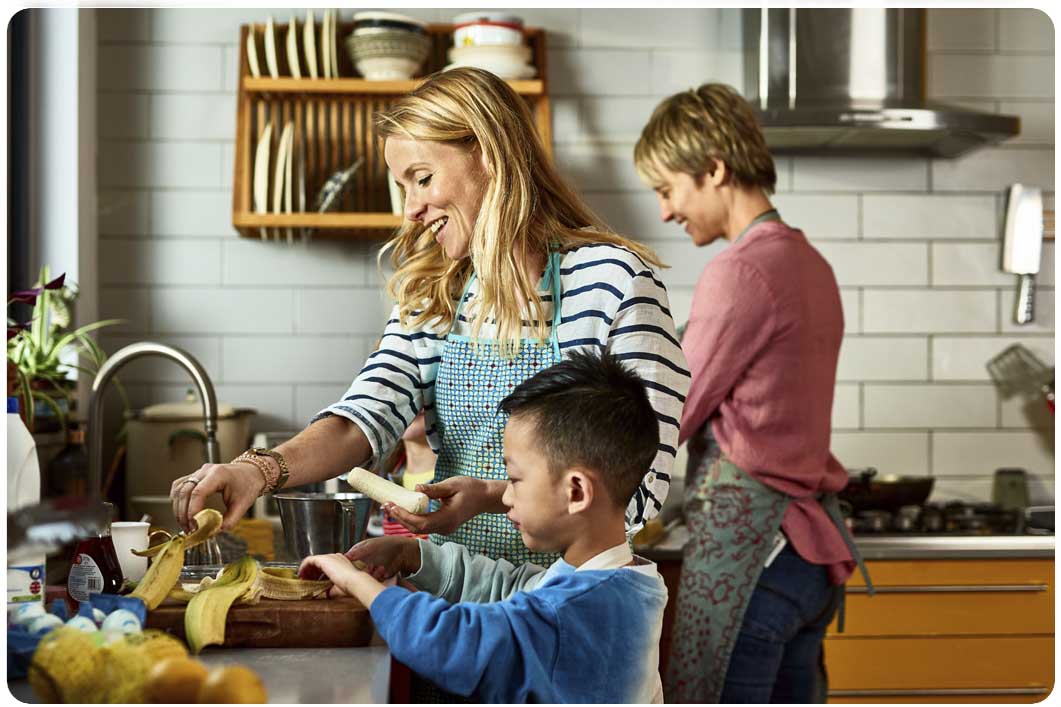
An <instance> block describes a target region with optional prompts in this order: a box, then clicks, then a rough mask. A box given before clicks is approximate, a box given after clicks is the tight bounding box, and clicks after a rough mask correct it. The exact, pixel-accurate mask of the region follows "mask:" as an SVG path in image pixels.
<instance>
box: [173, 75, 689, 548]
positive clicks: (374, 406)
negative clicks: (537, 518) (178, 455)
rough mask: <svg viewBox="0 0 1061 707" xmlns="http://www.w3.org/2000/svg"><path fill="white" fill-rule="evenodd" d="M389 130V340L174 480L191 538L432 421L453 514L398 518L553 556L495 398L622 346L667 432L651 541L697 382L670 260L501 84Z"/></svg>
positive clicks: (644, 511)
mask: <svg viewBox="0 0 1061 707" xmlns="http://www.w3.org/2000/svg"><path fill="white" fill-rule="evenodd" d="M377 127H378V131H379V134H380V136H381V137H382V138H383V139H384V140H385V146H384V157H385V159H386V162H387V165H388V167H389V168H390V170H391V171H392V172H393V174H394V176H395V178H396V180H397V182H398V184H399V186H400V188H401V190H402V192H403V194H404V202H405V221H404V223H403V225H402V226H401V228H400V229H399V230H398V232H397V234H396V235H395V236H394V237H393V239H391V240H390V242H389V243H387V244H386V246H385V248H384V251H385V252H389V253H390V258H391V262H392V263H393V265H394V267H395V271H394V274H393V275H392V276H391V278H390V281H389V282H388V285H387V290H388V292H389V294H390V295H391V296H392V297H393V298H394V299H395V301H396V304H395V306H394V310H393V312H392V314H391V316H390V320H389V321H388V322H387V324H386V328H385V330H384V332H383V337H382V339H381V343H380V345H379V347H378V348H377V350H376V351H375V352H374V353H373V354H371V355H370V356H369V357H368V360H367V361H366V362H365V364H364V366H363V367H362V368H361V371H360V373H359V374H358V375H357V377H356V379H355V380H354V382H353V384H352V385H351V386H350V388H349V390H348V391H347V392H346V394H345V395H344V396H343V397H342V399H341V400H339V401H338V402H336V403H335V404H333V405H330V406H329V407H328V408H327V409H325V410H323V411H322V412H321V413H320V414H319V415H317V416H316V417H315V418H314V419H313V421H312V422H311V424H310V425H308V426H307V427H306V429H304V430H303V431H302V432H300V433H299V434H298V435H297V436H296V437H294V438H293V439H291V440H290V441H288V442H285V443H284V444H282V445H280V446H278V447H277V448H276V449H275V450H269V452H270V453H269V454H265V453H264V452H249V453H245V454H244V455H241V457H240V458H239V461H238V462H232V463H228V464H207V465H204V466H202V467H201V468H199V469H198V470H196V471H195V472H194V473H192V474H190V475H189V476H187V477H182V478H181V479H178V480H177V481H176V482H174V484H173V487H172V490H171V497H172V499H173V504H174V512H175V514H176V516H177V519H178V521H179V522H180V523H181V525H182V526H184V527H187V526H188V524H189V522H190V518H191V517H192V516H193V515H194V514H195V513H196V512H197V511H198V510H200V509H201V508H202V507H203V501H204V499H205V498H206V496H207V495H209V494H212V493H218V492H220V493H222V494H223V498H224V501H225V504H226V506H227V510H226V513H225V527H231V526H232V525H233V524H234V523H235V522H236V521H237V520H238V519H239V518H240V517H242V516H243V514H244V512H246V510H247V509H248V508H249V507H250V505H251V504H252V503H253V501H254V499H255V498H256V497H257V496H258V495H259V494H261V493H264V492H266V491H274V490H277V489H279V488H283V487H284V486H299V485H302V484H305V483H310V482H314V481H319V480H322V479H326V478H330V477H335V476H337V475H339V474H342V473H344V472H346V471H347V470H349V469H350V468H351V467H354V466H357V465H364V464H366V463H368V462H369V461H370V460H372V459H378V458H380V456H381V455H385V454H387V452H388V450H390V449H391V448H392V447H393V446H394V444H395V443H396V442H397V440H398V438H399V437H400V435H401V434H402V431H403V430H404V429H405V428H406V427H407V426H408V424H409V423H410V422H411V421H412V420H413V418H414V417H415V416H416V415H417V413H418V412H420V411H421V410H423V411H424V415H425V423H426V426H427V439H428V441H429V442H430V444H431V446H432V447H433V448H434V450H435V451H436V452H437V454H438V458H437V463H436V465H435V483H433V484H429V485H427V486H425V487H422V490H424V491H425V492H426V493H427V494H428V495H429V496H431V497H432V498H435V499H438V500H439V502H440V507H439V509H438V510H436V511H434V512H432V513H428V514H426V515H423V516H415V515H412V514H409V513H406V512H404V511H402V510H401V509H397V508H393V507H390V506H388V507H387V508H386V510H387V512H388V513H389V514H390V515H391V516H392V517H394V518H395V519H397V520H399V521H400V522H402V523H403V524H404V525H406V527H408V528H409V529H410V530H412V531H413V532H416V533H431V537H432V539H433V540H434V541H435V542H442V541H444V540H456V541H458V542H461V543H463V544H465V545H467V546H468V547H469V548H471V549H472V550H473V551H474V552H479V553H483V554H486V555H489V556H491V557H494V558H505V559H508V560H510V561H512V562H514V563H520V562H527V561H534V562H546V563H547V562H549V561H551V559H552V558H551V557H549V556H541V555H538V554H535V553H532V552H529V551H528V550H527V549H526V548H525V547H523V544H522V542H521V541H520V535H519V532H518V531H516V529H515V528H514V527H513V526H512V525H511V524H510V523H509V522H508V521H507V519H506V518H505V516H504V515H503V510H504V507H503V505H502V504H501V496H502V494H503V492H504V488H505V484H506V474H505V463H504V460H503V458H502V449H501V434H502V430H503V428H504V418H503V416H502V415H501V414H500V413H498V411H497V403H498V402H499V401H500V400H501V399H502V398H504V397H505V396H506V395H507V394H508V393H509V392H510V391H511V390H512V389H513V388H514V387H515V386H516V385H518V384H519V383H520V382H522V381H523V380H525V379H527V378H529V377H530V376H532V375H534V374H535V373H536V372H538V371H540V370H542V369H544V368H547V367H549V366H550V365H552V364H553V363H555V362H558V361H560V360H561V359H562V358H564V357H565V356H566V355H570V353H571V352H573V351H576V350H579V349H582V348H586V347H604V346H610V347H611V350H612V352H613V353H615V354H616V356H617V358H619V359H620V360H622V361H625V362H626V363H627V364H628V365H630V366H631V367H632V368H633V370H634V371H635V372H636V373H637V374H638V375H639V376H641V377H642V378H643V379H644V380H645V381H646V382H647V385H648V386H649V394H650V397H651V403H652V405H653V407H654V409H655V411H656V414H657V417H658V421H659V437H660V446H659V451H658V453H657V455H656V457H655V459H654V461H653V463H652V466H651V468H648V469H645V474H644V478H643V481H642V483H641V485H640V487H639V488H638V490H637V493H636V494H635V495H634V498H633V500H632V501H631V503H630V507H629V509H628V511H627V525H628V532H630V533H631V534H632V533H634V532H636V531H637V530H638V529H639V528H640V527H642V526H643V525H644V522H645V521H646V520H647V519H649V518H651V517H653V516H655V515H656V513H657V512H658V511H659V509H660V506H661V504H662V501H663V499H664V497H665V496H666V493H667V488H668V485H669V479H670V469H671V466H672V464H673V461H674V455H675V450H676V447H677V439H678V424H679V422H678V420H679V418H680V416H681V408H682V403H683V402H684V400H685V393H686V391H687V389H688V383H689V374H688V371H687V370H686V366H685V358H684V356H683V355H682V352H681V347H680V344H679V343H678V341H677V339H676V337H675V332H674V322H673V320H672V318H671V315H670V310H669V309H668V307H669V304H668V300H667V292H666V289H665V287H664V285H663V283H662V282H661V281H660V280H659V279H658V277H657V274H656V271H655V269H656V268H658V267H660V265H661V264H660V262H659V261H658V260H657V259H656V257H655V255H654V254H653V253H652V252H651V251H650V250H649V249H648V248H646V247H644V246H642V245H639V244H638V243H636V242H634V241H631V240H629V239H627V238H624V237H622V236H619V235H616V234H614V233H611V232H610V231H608V230H607V228H606V227H605V226H604V225H603V224H602V223H601V221H600V220H599V219H598V218H597V217H596V216H595V215H594V214H593V213H592V212H591V211H590V209H589V208H588V207H586V205H585V204H584V203H583V201H582V200H581V199H580V198H579V197H578V196H577V195H576V193H575V192H574V191H573V190H572V189H571V188H570V187H568V186H567V185H566V184H565V183H564V181H563V179H562V178H561V177H560V175H559V174H558V172H557V170H556V168H555V166H554V165H553V164H552V162H551V161H550V159H549V158H548V156H547V154H546V151H545V148H544V146H543V145H542V143H541V140H540V138H539V137H538V134H537V132H536V131H535V128H534V122H533V120H532V118H531V114H530V111H529V109H528V107H527V105H526V103H525V101H524V100H523V99H522V98H520V96H518V95H517V94H516V93H515V92H514V91H513V90H512V89H511V88H510V87H509V86H508V84H506V83H505V82H504V81H502V80H501V79H499V78H497V77H496V76H494V75H493V74H490V73H488V72H486V71H482V70H479V69H471V68H460V69H452V70H449V71H444V72H440V73H437V74H434V75H432V76H430V77H428V79H427V80H425V81H424V82H423V83H422V84H421V85H420V86H419V87H418V88H416V89H415V90H414V91H412V92H410V93H409V94H407V95H405V96H403V97H402V98H400V99H399V100H397V101H396V102H395V103H394V104H392V105H391V107H390V108H389V109H388V110H387V111H385V112H384V113H383V114H382V115H380V116H378V118H377ZM281 460H282V461H283V465H282V466H283V467H285V469H286V471H287V473H288V474H289V476H287V477H286V478H281V474H282V471H283V470H282V469H281V463H280V462H281Z"/></svg>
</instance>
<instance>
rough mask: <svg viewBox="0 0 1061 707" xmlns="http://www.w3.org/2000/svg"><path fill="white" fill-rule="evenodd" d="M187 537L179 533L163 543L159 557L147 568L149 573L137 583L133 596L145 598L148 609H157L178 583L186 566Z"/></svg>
mask: <svg viewBox="0 0 1061 707" xmlns="http://www.w3.org/2000/svg"><path fill="white" fill-rule="evenodd" d="M184 543H185V538H184V536H182V535H178V536H176V537H174V538H172V539H170V540H168V541H166V542H165V543H164V544H163V548H162V551H161V553H160V554H159V556H158V557H156V558H155V559H154V560H153V561H152V562H151V566H150V567H148V568H147V573H146V574H144V576H143V578H142V579H141V580H140V582H139V583H137V585H136V590H135V591H133V593H132V594H131V596H134V597H137V598H138V599H141V600H143V602H144V604H146V605H147V608H148V610H149V611H150V610H151V609H157V608H158V605H159V604H161V603H162V601H163V600H164V599H165V598H166V596H167V595H169V593H170V590H172V589H173V587H174V586H175V585H176V584H177V580H178V579H179V578H180V575H181V568H182V567H184Z"/></svg>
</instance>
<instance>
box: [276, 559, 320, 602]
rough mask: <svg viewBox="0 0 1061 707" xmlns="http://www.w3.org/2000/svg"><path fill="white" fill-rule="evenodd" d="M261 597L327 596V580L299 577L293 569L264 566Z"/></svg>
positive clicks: (298, 597) (292, 598)
mask: <svg viewBox="0 0 1061 707" xmlns="http://www.w3.org/2000/svg"><path fill="white" fill-rule="evenodd" d="M261 584H262V597H263V598H265V599H285V600H295V599H315V598H317V597H322V596H327V595H328V590H329V589H331V588H332V583H331V581H329V580H324V581H316V580H308V579H299V578H298V577H297V576H296V575H295V570H294V569H287V568H275V567H266V568H264V569H263V570H262V573H261Z"/></svg>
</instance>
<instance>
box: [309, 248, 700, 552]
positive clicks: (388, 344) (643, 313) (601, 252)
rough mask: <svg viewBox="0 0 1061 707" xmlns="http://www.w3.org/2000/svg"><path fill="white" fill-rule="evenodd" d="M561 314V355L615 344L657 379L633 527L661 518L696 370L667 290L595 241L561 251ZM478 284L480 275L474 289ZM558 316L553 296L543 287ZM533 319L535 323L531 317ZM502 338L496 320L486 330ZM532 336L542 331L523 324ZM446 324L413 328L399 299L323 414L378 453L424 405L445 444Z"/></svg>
mask: <svg viewBox="0 0 1061 707" xmlns="http://www.w3.org/2000/svg"><path fill="white" fill-rule="evenodd" d="M560 286H561V301H562V317H561V322H560V325H559V327H558V328H557V336H558V338H559V341H560V351H561V353H562V354H565V355H566V354H570V353H571V352H573V351H577V350H578V349H580V348H584V347H590V346H593V347H602V346H610V347H611V350H612V352H613V353H614V354H616V356H617V357H618V358H619V359H620V360H623V361H625V362H626V363H627V365H629V366H630V367H631V368H632V369H633V370H634V371H636V372H637V374H638V375H639V376H641V378H642V379H644V381H645V384H646V386H647V388H648V397H649V401H650V402H651V404H652V407H653V408H654V409H655V411H656V417H657V418H658V419H659V438H660V446H659V452H658V453H657V454H656V458H655V460H653V463H652V467H651V468H650V469H648V470H647V471H646V473H645V478H644V480H643V481H642V483H641V486H640V487H639V488H638V490H637V492H636V493H635V494H634V498H633V499H632V500H631V502H630V507H629V508H628V509H627V512H626V522H627V531H628V532H629V533H630V534H631V535H632V534H633V533H636V532H637V531H638V530H640V529H641V527H642V526H643V525H644V523H645V521H646V520H649V519H650V518H653V517H654V516H655V515H656V514H657V513H658V512H659V509H660V507H661V505H662V504H663V499H664V498H666V496H667V490H668V488H669V486H670V472H671V466H672V465H673V463H674V456H675V453H676V449H677V441H678V427H679V424H680V421H681V412H682V405H683V404H684V402H685V395H686V393H687V392H688V389H689V370H688V367H687V365H686V362H685V357H684V356H683V355H682V349H681V346H680V345H679V343H678V340H677V337H676V336H675V332H674V320H673V318H672V317H671V313H670V308H669V302H668V299H667V290H666V287H665V286H664V284H663V283H662V282H661V281H660V279H659V278H658V277H657V275H656V273H655V271H654V270H653V269H652V267H650V266H649V265H648V264H646V263H645V262H644V261H643V260H641V258H639V257H638V256H637V255H636V254H635V253H633V252H631V251H629V250H627V249H625V248H622V247H620V246H615V245H611V244H593V245H586V246H581V247H579V248H576V249H574V250H570V251H568V252H566V253H564V254H563V255H562V256H561V263H560ZM477 292H478V287H477V283H473V285H472V288H471V290H470V291H469V292H468V294H467V295H466V296H467V297H468V298H471V297H474V296H475V295H476V294H477ZM542 301H543V305H544V308H545V314H546V316H547V317H548V318H549V320H548V322H547V325H549V326H551V325H552V316H553V313H552V306H553V305H552V296H551V295H550V294H548V293H546V292H543V293H542ZM532 325H533V323H532ZM453 332H454V333H455V334H462V335H466V336H470V335H471V324H470V323H469V322H468V320H467V319H465V318H464V316H463V315H462V316H460V317H459V318H458V321H457V322H456V325H455V327H454V329H453ZM479 335H480V336H481V337H483V338H494V337H495V329H494V327H493V326H492V325H491V324H490V323H489V322H488V323H485V324H484V325H483V326H482V327H481V329H480V332H479ZM523 336H524V337H527V338H530V337H533V336H534V331H533V330H532V329H530V328H529V327H525V328H524V332H523ZM445 340H446V331H444V330H442V329H439V328H435V327H433V326H431V325H428V326H423V327H420V328H418V329H416V330H406V329H405V328H404V327H402V326H401V324H400V323H399V321H398V309H397V307H395V308H394V310H393V311H392V313H391V318H390V320H389V321H388V322H387V326H386V329H385V330H384V333H383V338H382V340H381V341H380V346H379V348H378V349H377V350H376V351H375V352H374V353H372V355H370V356H369V357H368V360H367V361H366V362H365V365H364V366H363V367H362V369H361V372H360V373H359V374H358V375H357V378H356V379H355V380H354V382H353V384H351V386H350V388H349V389H348V390H347V391H346V394H345V395H344V396H343V399H342V400H340V401H339V402H337V403H335V404H333V405H330V406H328V407H327V408H325V409H324V410H322V411H321V412H320V413H318V414H317V416H316V417H314V419H313V421H314V422H315V421H317V420H319V419H321V418H322V417H326V416H328V415H339V416H341V417H344V418H346V419H348V420H350V421H352V422H354V423H355V424H356V425H358V427H360V428H361V430H362V431H363V432H364V433H365V436H366V437H367V438H368V440H369V443H370V444H371V446H372V453H373V457H380V456H381V455H385V454H387V453H388V452H389V451H390V450H391V449H392V448H393V447H394V445H395V444H396V443H397V441H398V439H399V437H401V435H402V433H403V432H404V430H405V428H406V427H407V426H408V425H409V423H410V422H412V420H413V418H414V417H415V416H416V414H417V412H419V411H420V410H421V409H423V410H424V416H425V423H426V429H427V439H428V442H429V443H430V445H431V448H432V449H434V450H435V452H436V453H437V452H438V450H439V447H440V445H441V444H442V440H441V439H440V435H439V433H438V429H437V427H436V424H435V385H434V382H435V378H436V375H437V371H438V364H439V361H440V360H441V357H442V349H443V346H444V345H445Z"/></svg>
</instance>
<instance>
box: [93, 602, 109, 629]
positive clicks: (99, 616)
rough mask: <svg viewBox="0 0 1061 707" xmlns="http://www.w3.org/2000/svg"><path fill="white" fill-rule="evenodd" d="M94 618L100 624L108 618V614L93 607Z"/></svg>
mask: <svg viewBox="0 0 1061 707" xmlns="http://www.w3.org/2000/svg"><path fill="white" fill-rule="evenodd" d="M92 620H93V621H95V622H96V625H97V626H98V625H100V624H102V623H103V622H104V621H106V620H107V615H106V614H105V613H103V612H102V611H100V610H99V609H97V608H95V607H92Z"/></svg>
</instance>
